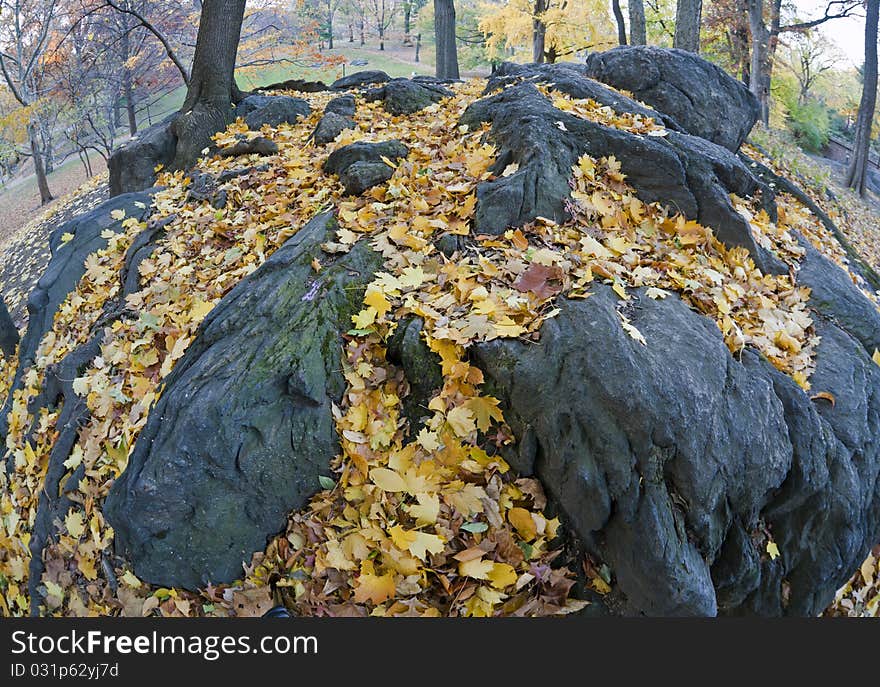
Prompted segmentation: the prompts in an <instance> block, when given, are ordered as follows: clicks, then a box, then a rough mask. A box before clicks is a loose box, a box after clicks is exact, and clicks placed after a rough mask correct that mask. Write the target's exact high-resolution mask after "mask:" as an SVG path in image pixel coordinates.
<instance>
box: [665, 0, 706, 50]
mask: <svg viewBox="0 0 880 687" xmlns="http://www.w3.org/2000/svg"><path fill="white" fill-rule="evenodd" d="M702 13H703V0H678V4H677V6H676V10H675V38H674V39H673V43H672V47H674V48H681V49H682V50H687V51H688V52H695V53H699V52H700V18H701V16H702Z"/></svg>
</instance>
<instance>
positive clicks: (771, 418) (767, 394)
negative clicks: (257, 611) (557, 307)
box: [475, 268, 880, 616]
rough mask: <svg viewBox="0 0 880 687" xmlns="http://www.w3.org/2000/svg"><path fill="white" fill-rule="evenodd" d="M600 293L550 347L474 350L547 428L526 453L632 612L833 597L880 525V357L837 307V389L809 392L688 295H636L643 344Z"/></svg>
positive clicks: (565, 307)
mask: <svg viewBox="0 0 880 687" xmlns="http://www.w3.org/2000/svg"><path fill="white" fill-rule="evenodd" d="M835 269H836V268H835ZM594 291H595V295H594V296H593V297H591V298H589V299H588V300H586V301H583V302H573V301H567V302H566V301H563V302H562V305H561V309H562V312H561V314H560V315H559V316H558V317H556V318H554V319H553V320H551V321H550V322H548V323H546V324H545V325H544V327H543V329H542V338H541V342H540V344H539V345H537V346H534V345H524V344H521V343H519V342H513V341H496V342H492V343H489V344H482V345H479V346H477V347H476V350H475V362H476V363H477V364H478V365H479V366H480V367H481V369H483V370H484V372H485V373H486V375H487V378H488V379H489V380H490V382H489V388H490V389H492V390H493V391H495V392H496V393H497V394H499V397H501V398H502V399H503V401H504V404H505V407H506V408H507V409H508V410H507V411H506V416H507V419H508V421H509V422H510V423H511V426H512V428H513V429H514V431H515V433H516V434H517V436H519V437H523V436H527V435H531V436H532V437H534V444H533V446H532V449H531V451H529V452H526V453H525V454H523V453H522V452H519V453H514V454H513V455H512V456H511V460H512V463H513V465H514V467H515V468H516V469H517V470H518V471H519V472H521V473H524V474H537V475H538V476H539V477H540V478H541V480H542V482H543V483H544V485H545V487H546V488H547V489H548V490H549V491H550V492H551V493H552V495H553V497H554V498H555V499H556V501H557V502H558V503H559V504H560V506H561V508H562V509H563V511H564V512H565V514H566V516H567V520H568V522H570V524H571V525H572V526H573V527H574V528H575V530H576V531H577V533H578V535H579V536H580V538H581V540H582V541H584V542H585V543H586V545H587V547H588V549H590V550H592V551H594V552H595V553H597V554H598V555H599V556H601V557H602V558H603V560H605V561H606V562H608V564H609V565H610V567H611V568H612V570H613V571H614V572H615V575H616V582H617V585H618V587H619V590H620V592H621V593H622V594H623V596H624V597H625V604H626V607H627V609H628V611H629V612H631V613H640V614H647V615H665V616H668V615H714V614H715V613H717V612H720V613H731V614H741V613H755V614H761V615H781V614H794V615H815V614H817V613H819V612H821V611H822V610H823V609H824V608H825V607H826V606H827V604H828V603H830V601H831V599H832V597H833V595H834V592H835V590H836V589H837V588H838V587H840V586H841V585H842V584H843V583H844V582H845V581H846V579H847V578H848V577H849V575H850V574H851V573H852V571H853V570H854V569H855V568H856V567H858V565H859V563H860V561H861V560H862V559H863V558H864V556H865V555H866V552H867V550H868V549H869V548H870V546H871V545H872V544H873V543H875V542H876V539H877V537H878V536H880V522H878V520H880V481H878V476H880V443H878V440H877V437H878V436H880V435H878V431H880V397H878V395H877V390H878V389H880V368H878V367H877V366H876V365H874V364H873V363H872V361H871V360H870V357H869V356H868V353H867V351H866V350H865V349H864V348H863V347H861V346H860V345H859V344H858V342H856V341H855V340H854V339H853V338H852V337H850V336H849V335H848V334H847V333H846V332H845V331H843V330H842V329H840V328H839V327H837V326H836V325H832V324H830V322H825V321H823V322H822V324H821V326H820V334H821V335H822V337H823V341H822V343H821V345H820V347H819V356H818V366H819V368H818V370H817V372H816V374H815V375H814V377H813V385H814V388H815V389H816V390H823V391H828V392H830V393H833V394H834V395H835V397H836V398H837V403H836V404H835V405H834V406H832V405H831V404H829V403H827V402H825V401H821V400H817V401H811V400H810V398H809V397H808V396H807V395H806V394H804V393H803V391H802V390H801V389H800V388H799V387H797V385H796V384H795V383H794V382H793V381H792V380H791V379H790V378H789V377H787V376H785V375H783V374H781V373H779V372H777V371H776V370H775V369H774V368H773V367H772V366H771V365H770V364H769V363H767V362H766V361H764V360H763V359H761V358H760V357H759V356H758V355H757V354H755V353H754V352H751V351H747V352H745V354H744V355H743V356H742V359H740V360H738V359H735V358H734V357H733V356H732V355H731V354H730V352H729V351H728V349H727V347H726V346H725V345H724V343H723V341H722V338H721V335H720V333H719V332H718V330H717V327H716V326H715V325H714V323H712V322H711V321H710V320H708V319H707V318H705V317H702V316H700V315H698V314H696V313H694V312H693V311H691V310H690V309H689V308H688V307H687V306H686V305H685V304H684V303H683V302H681V301H680V300H679V299H678V298H674V297H671V298H667V299H666V300H663V301H653V300H651V299H649V298H646V297H645V296H644V294H643V293H642V292H637V295H636V297H637V300H636V301H635V303H633V304H632V305H630V306H628V308H627V316H628V317H630V318H631V320H632V323H633V324H634V325H635V326H636V327H637V328H638V329H639V330H640V331H641V333H642V334H643V335H644V336H645V338H646V339H647V342H648V345H647V346H642V345H641V344H639V343H637V342H636V341H634V340H633V339H631V338H630V337H629V336H628V335H627V334H626V332H624V331H623V329H622V328H621V327H620V323H619V318H618V316H617V313H616V312H615V311H616V309H617V308H618V307H620V305H621V302H620V301H619V299H618V298H617V297H616V296H615V295H614V294H613V293H612V291H611V290H610V288H608V287H606V286H599V287H597V288H595V289H594ZM817 306H818V304H817ZM873 320H874V323H875V324H876V323H877V322H878V321H880V318H878V316H877V315H876V312H875V315H874V318H873ZM765 532H770V533H772V536H773V539H774V541H775V542H776V543H777V545H778V546H779V550H780V552H781V556H780V557H779V558H777V559H776V560H771V559H770V557H769V556H768V555H767V553H766V541H767V540H766V535H765V534H764V533H765ZM783 583H784V584H785V585H786V586H787V591H786V592H783Z"/></svg>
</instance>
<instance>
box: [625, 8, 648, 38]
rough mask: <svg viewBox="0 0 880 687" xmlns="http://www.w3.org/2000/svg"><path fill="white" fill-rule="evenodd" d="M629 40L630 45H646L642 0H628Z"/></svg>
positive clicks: (646, 32) (646, 33)
mask: <svg viewBox="0 0 880 687" xmlns="http://www.w3.org/2000/svg"><path fill="white" fill-rule="evenodd" d="M629 42H630V45H647V43H648V30H647V28H646V25H645V2H644V0H629Z"/></svg>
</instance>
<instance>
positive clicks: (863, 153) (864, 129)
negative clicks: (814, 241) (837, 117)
mask: <svg viewBox="0 0 880 687" xmlns="http://www.w3.org/2000/svg"><path fill="white" fill-rule="evenodd" d="M867 5H868V11H867V14H866V17H865V68H864V70H863V76H864V82H863V84H862V100H861V102H860V103H859V116H858V119H857V120H856V137H855V141H854V143H853V153H852V159H851V160H850V163H849V169H848V170H847V172H846V185H847V186H849V187H850V188H851V189H853V190H855V191H857V192H858V194H859V195H860V196H864V195H865V177H866V176H867V169H868V155H869V151H870V147H871V127H872V125H873V123H874V108H875V107H876V106H877V23H878V15H880V0H867Z"/></svg>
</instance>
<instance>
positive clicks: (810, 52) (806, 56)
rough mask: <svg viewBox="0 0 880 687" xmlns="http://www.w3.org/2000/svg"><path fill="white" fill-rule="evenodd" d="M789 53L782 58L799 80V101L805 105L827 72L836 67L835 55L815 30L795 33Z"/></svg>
mask: <svg viewBox="0 0 880 687" xmlns="http://www.w3.org/2000/svg"><path fill="white" fill-rule="evenodd" d="M788 47H789V55H788V57H787V58H783V59H782V63H783V64H784V65H785V66H786V67H788V69H789V70H790V71H791V73H792V74H794V78H796V79H797V82H798V103H800V104H801V105H803V104H804V103H806V102H807V99H808V98H809V97H810V92H811V91H812V90H813V87H814V86H815V85H816V82H817V81H818V80H819V77H820V76H822V74H824V73H825V72H827V71H829V70H830V69H832V68H833V67H834V64H835V57H836V56H835V55H834V54H833V52H830V47H829V45H828V44H827V42H825V41H823V40H822V37H821V36H819V35H816V34H815V33H814V32H810V33H798V34H795V36H794V39H793V40H792V41H791V43H790V44H789V46H788Z"/></svg>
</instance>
